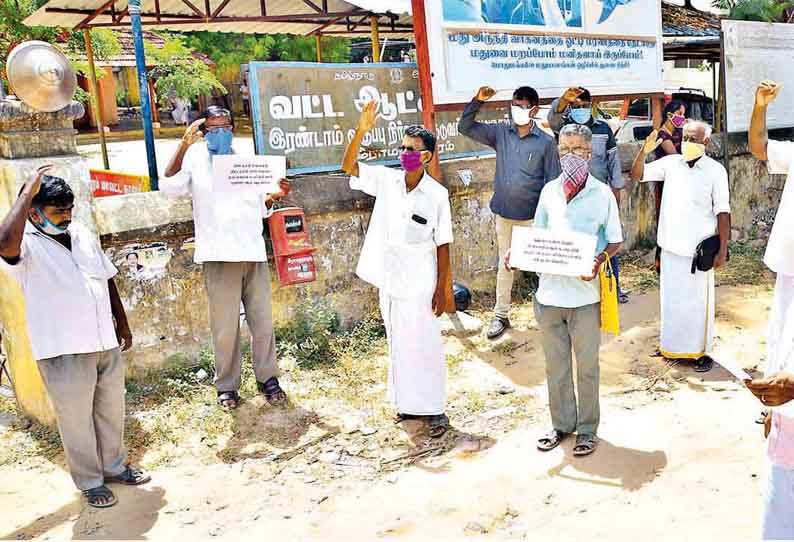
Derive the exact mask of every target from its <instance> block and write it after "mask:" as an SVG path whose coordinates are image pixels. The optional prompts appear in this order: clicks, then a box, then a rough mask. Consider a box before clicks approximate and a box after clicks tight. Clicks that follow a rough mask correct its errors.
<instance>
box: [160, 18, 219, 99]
mask: <svg viewBox="0 0 794 542" xmlns="http://www.w3.org/2000/svg"><path fill="white" fill-rule="evenodd" d="M160 35H161V37H163V38H164V39H165V44H164V45H163V47H162V48H157V47H155V46H154V45H152V44H150V43H147V44H146V58H147V63H152V64H153V65H154V68H152V70H151V71H150V72H149V73H150V77H151V78H152V79H154V81H155V83H154V84H155V88H156V90H157V95H158V97H159V98H160V103H161V105H165V104H167V103H168V100H169V98H170V97H171V96H172V95H175V96H176V97H177V98H185V99H188V100H190V99H193V98H196V97H198V96H200V95H202V94H212V93H213V91H217V92H220V93H221V94H226V88H225V87H224V86H223V84H222V83H221V82H220V81H219V80H218V78H217V77H216V76H215V74H214V73H212V70H210V68H209V67H208V66H207V65H206V64H205V63H204V61H203V60H201V59H200V58H197V57H196V56H194V54H193V53H194V51H193V49H191V48H190V47H187V46H186V45H185V44H184V43H183V42H182V38H181V36H170V35H168V34H160Z"/></svg>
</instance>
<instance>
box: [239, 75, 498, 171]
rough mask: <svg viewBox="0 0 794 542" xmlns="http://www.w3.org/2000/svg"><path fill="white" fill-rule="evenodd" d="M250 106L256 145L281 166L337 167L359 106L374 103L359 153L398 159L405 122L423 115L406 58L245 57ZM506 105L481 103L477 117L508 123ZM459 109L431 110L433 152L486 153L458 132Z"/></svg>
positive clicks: (391, 161) (389, 161) (384, 160)
mask: <svg viewBox="0 0 794 542" xmlns="http://www.w3.org/2000/svg"><path fill="white" fill-rule="evenodd" d="M250 85H251V107H252V115H253V118H254V130H255V132H256V152H257V154H262V155H279V156H286V157H287V159H288V162H289V170H288V173H290V174H296V173H316V172H323V171H337V170H339V168H340V165H341V163H342V159H343V157H344V153H345V149H346V148H347V145H348V143H349V142H350V141H351V139H352V138H353V134H354V133H355V131H356V126H357V125H358V119H359V117H360V115H361V111H362V109H363V108H364V105H365V104H366V103H367V102H369V101H370V100H375V101H376V102H378V124H377V125H376V126H375V128H374V129H373V130H372V131H371V132H370V133H368V134H367V136H366V137H365V139H364V141H363V143H362V152H361V155H360V156H359V158H360V159H361V160H363V161H367V162H372V163H376V164H385V165H396V164H398V163H399V161H398V156H399V147H400V145H401V144H402V137H403V133H404V131H405V129H406V128H407V127H408V126H411V125H413V124H421V122H422V99H421V96H420V93H419V71H418V70H417V69H416V66H415V65H413V64H407V63H381V64H316V63H308V62H252V63H251V76H250ZM507 119H508V115H507V111H506V110H505V109H485V110H483V111H482V112H481V113H480V115H479V116H478V119H477V120H479V121H481V122H488V123H494V122H507ZM459 120H460V112H454V111H452V112H443V113H437V114H436V121H437V127H436V128H437V131H436V134H437V136H438V147H437V151H438V153H439V157H440V158H441V159H442V160H443V159H448V158H463V157H470V156H483V155H488V154H493V150H492V149H491V148H489V147H486V146H484V145H480V144H479V143H476V142H474V141H472V140H471V139H469V138H467V137H464V136H463V134H461V133H459V132H458V121H459Z"/></svg>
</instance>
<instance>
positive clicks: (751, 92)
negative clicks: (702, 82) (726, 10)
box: [722, 19, 794, 132]
mask: <svg viewBox="0 0 794 542" xmlns="http://www.w3.org/2000/svg"><path fill="white" fill-rule="evenodd" d="M722 32H723V34H724V36H725V89H726V91H727V92H726V95H727V99H728V104H727V108H726V110H725V111H726V112H727V117H728V131H729V132H746V131H748V130H749V129H750V117H751V115H752V113H753V105H754V104H755V90H756V88H758V83H760V82H761V81H763V80H764V79H772V80H773V81H776V82H778V83H781V84H782V85H783V89H782V90H781V91H780V94H778V97H777V99H775V101H774V102H772V105H770V106H769V110H768V111H767V127H768V128H769V129H775V128H790V127H792V126H794V115H792V110H794V70H791V69H789V66H790V64H791V59H792V57H794V25H791V24H773V23H759V22H750V21H728V20H725V19H723V21H722Z"/></svg>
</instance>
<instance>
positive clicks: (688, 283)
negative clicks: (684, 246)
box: [660, 250, 714, 359]
mask: <svg viewBox="0 0 794 542" xmlns="http://www.w3.org/2000/svg"><path fill="white" fill-rule="evenodd" d="M661 265H662V272H661V277H660V296H661V306H662V311H661V312H662V326H661V327H662V332H661V339H660V343H661V348H660V350H661V352H662V355H663V356H664V357H666V358H669V359H698V358H700V357H702V356H704V355H706V354H707V353H709V352H710V351H711V349H712V347H713V344H714V270H711V271H708V272H706V273H704V272H702V271H696V272H695V274H694V275H693V274H692V258H691V257H689V258H687V257H684V256H679V255H677V254H673V253H671V252H667V251H666V250H662V259H661Z"/></svg>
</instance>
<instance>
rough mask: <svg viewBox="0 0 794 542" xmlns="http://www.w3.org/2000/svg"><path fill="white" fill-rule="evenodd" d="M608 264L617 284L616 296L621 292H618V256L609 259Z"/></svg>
mask: <svg viewBox="0 0 794 542" xmlns="http://www.w3.org/2000/svg"><path fill="white" fill-rule="evenodd" d="M610 262H611V263H612V272H613V273H614V274H615V284H617V286H618V294H620V292H621V290H620V264H619V260H618V255H617V254H615V255H614V256H612V258H611V259H610Z"/></svg>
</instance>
